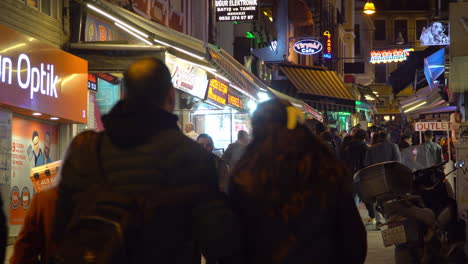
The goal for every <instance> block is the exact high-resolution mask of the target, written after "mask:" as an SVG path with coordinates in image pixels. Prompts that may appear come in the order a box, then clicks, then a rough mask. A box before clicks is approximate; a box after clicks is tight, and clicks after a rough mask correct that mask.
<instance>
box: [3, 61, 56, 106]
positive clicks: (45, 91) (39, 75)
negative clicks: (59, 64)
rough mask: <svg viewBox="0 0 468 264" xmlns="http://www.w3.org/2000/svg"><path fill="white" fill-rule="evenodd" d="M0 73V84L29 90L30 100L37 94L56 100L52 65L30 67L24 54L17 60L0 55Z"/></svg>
mask: <svg viewBox="0 0 468 264" xmlns="http://www.w3.org/2000/svg"><path fill="white" fill-rule="evenodd" d="M35 66H36V67H35ZM15 69H16V70H15ZM0 72H1V75H2V76H1V81H0V82H2V83H7V84H8V85H12V84H15V85H19V87H20V88H21V89H24V90H29V94H30V99H31V100H32V99H34V96H35V95H36V93H39V92H40V93H41V94H42V95H45V96H50V97H55V98H58V94H57V79H58V75H56V74H54V65H53V64H44V63H41V64H40V65H39V64H37V65H31V60H30V59H29V56H28V55H26V54H24V53H22V54H20V55H19V56H18V57H17V58H9V57H6V56H2V55H1V54H0ZM13 73H15V74H13Z"/></svg>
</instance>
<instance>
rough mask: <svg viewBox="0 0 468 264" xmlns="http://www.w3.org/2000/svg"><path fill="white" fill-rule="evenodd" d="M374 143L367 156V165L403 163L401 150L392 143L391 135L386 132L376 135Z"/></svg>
mask: <svg viewBox="0 0 468 264" xmlns="http://www.w3.org/2000/svg"><path fill="white" fill-rule="evenodd" d="M374 138H375V139H374V142H373V143H375V144H373V145H372V146H371V147H370V148H369V150H368V151H367V156H366V165H367V166H370V165H373V164H377V163H381V162H385V161H398V162H399V161H401V155H400V150H399V149H398V146H397V145H396V144H394V143H391V142H390V139H389V135H388V133H387V132H385V131H381V132H379V133H377V134H374Z"/></svg>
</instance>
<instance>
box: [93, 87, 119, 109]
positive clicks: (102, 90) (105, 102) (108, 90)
mask: <svg viewBox="0 0 468 264" xmlns="http://www.w3.org/2000/svg"><path fill="white" fill-rule="evenodd" d="M97 86H98V93H97V94H96V103H97V104H98V106H99V111H100V112H101V115H105V114H107V113H109V111H110V110H111V109H112V107H113V106H114V105H115V104H116V103H117V101H119V100H120V96H121V92H120V91H121V87H120V84H112V83H110V82H107V81H105V80H103V79H101V78H98V83H97Z"/></svg>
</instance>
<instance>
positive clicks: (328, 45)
mask: <svg viewBox="0 0 468 264" xmlns="http://www.w3.org/2000/svg"><path fill="white" fill-rule="evenodd" d="M323 35H324V36H326V37H327V40H326V42H325V52H324V53H323V57H324V58H327V59H331V57H332V54H331V53H332V41H331V34H330V31H328V30H327V31H325V32H323Z"/></svg>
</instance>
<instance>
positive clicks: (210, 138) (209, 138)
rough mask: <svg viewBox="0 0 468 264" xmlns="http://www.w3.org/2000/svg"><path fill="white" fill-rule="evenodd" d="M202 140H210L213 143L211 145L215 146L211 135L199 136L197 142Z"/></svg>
mask: <svg viewBox="0 0 468 264" xmlns="http://www.w3.org/2000/svg"><path fill="white" fill-rule="evenodd" d="M200 138H206V139H208V140H209V141H210V142H211V144H214V141H213V138H212V137H211V136H210V135H208V134H200V135H198V137H197V141H198V140H199V139H200Z"/></svg>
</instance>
